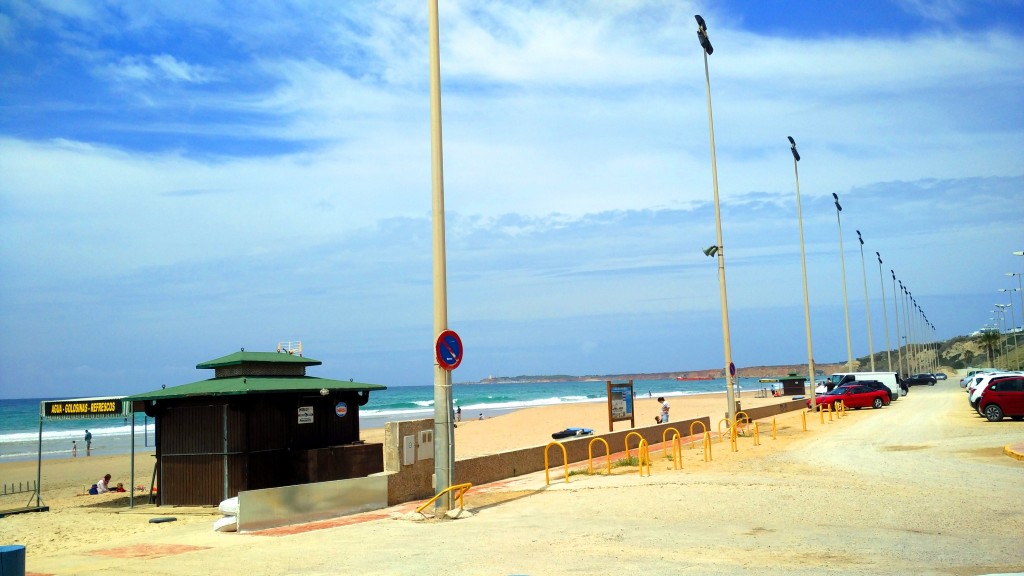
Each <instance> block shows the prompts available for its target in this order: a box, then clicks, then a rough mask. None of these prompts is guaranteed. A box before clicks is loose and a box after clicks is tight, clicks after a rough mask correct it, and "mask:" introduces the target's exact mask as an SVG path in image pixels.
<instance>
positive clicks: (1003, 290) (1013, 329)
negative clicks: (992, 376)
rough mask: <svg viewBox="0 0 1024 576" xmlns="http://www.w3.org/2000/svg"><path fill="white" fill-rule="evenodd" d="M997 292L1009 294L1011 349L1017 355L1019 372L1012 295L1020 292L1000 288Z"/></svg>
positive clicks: (1018, 363)
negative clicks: (1011, 333)
mask: <svg viewBox="0 0 1024 576" xmlns="http://www.w3.org/2000/svg"><path fill="white" fill-rule="evenodd" d="M999 291H1000V292H1009V293H1010V303H1009V304H1008V306H1009V307H1010V331H1011V332H1013V349H1014V354H1016V355H1017V370H1020V353H1019V352H1017V351H1016V350H1017V327H1016V326H1015V324H1017V319H1016V318H1015V317H1014V315H1013V293H1014V292H1020V288H1000V289H999ZM1022 298H1024V295H1022Z"/></svg>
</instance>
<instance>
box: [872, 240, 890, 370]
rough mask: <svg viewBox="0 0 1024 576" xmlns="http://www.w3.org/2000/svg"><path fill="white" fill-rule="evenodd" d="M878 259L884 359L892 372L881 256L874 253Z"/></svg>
mask: <svg viewBox="0 0 1024 576" xmlns="http://www.w3.org/2000/svg"><path fill="white" fill-rule="evenodd" d="M875 256H877V257H878V283H879V285H880V286H881V287H882V319H883V320H885V358H886V360H887V361H888V362H889V364H888V366H889V368H887V370H889V372H892V350H891V346H890V345H889V312H888V311H886V305H885V276H883V275H882V255H881V254H879V253H878V252H875Z"/></svg>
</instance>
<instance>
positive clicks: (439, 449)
mask: <svg viewBox="0 0 1024 576" xmlns="http://www.w3.org/2000/svg"><path fill="white" fill-rule="evenodd" d="M429 18H430V160H431V192H432V199H433V201H432V211H433V247H434V266H433V270H434V335H435V336H438V337H439V336H440V335H441V334H442V333H443V332H445V331H447V330H448V284H447V263H446V260H445V243H444V232H445V230H444V228H445V226H444V161H443V154H442V150H441V49H440V41H439V36H440V34H439V31H438V22H437V0H430V15H429ZM460 353H461V351H460ZM453 424H454V423H453V422H452V374H451V372H450V371H449V370H446V369H444V368H443V367H442V366H441V365H440V362H438V361H435V363H434V479H435V493H441V492H442V491H444V490H447V489H448V488H450V487H451V486H452V485H453V484H454V481H453V480H454V478H453V476H454V474H455V430H454V426H453ZM451 508H452V494H451V492H449V493H448V494H447V495H446V496H444V497H442V498H438V499H437V502H436V504H435V510H437V511H440V512H442V513H444V512H447V511H449V510H451Z"/></svg>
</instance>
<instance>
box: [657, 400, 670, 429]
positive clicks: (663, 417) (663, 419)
mask: <svg viewBox="0 0 1024 576" xmlns="http://www.w3.org/2000/svg"><path fill="white" fill-rule="evenodd" d="M658 402H661V421H660V424H665V423H666V422H668V408H669V406H668V401H667V400H665V397H664V396H658Z"/></svg>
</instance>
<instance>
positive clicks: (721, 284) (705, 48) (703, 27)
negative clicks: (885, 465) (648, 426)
mask: <svg viewBox="0 0 1024 576" xmlns="http://www.w3.org/2000/svg"><path fill="white" fill-rule="evenodd" d="M694 19H696V20H697V40H698V41H699V42H700V47H701V49H702V50H701V51H702V52H703V54H704V84H705V86H706V88H707V95H708V131H709V133H710V135H711V184H712V188H713V189H714V194H715V231H716V234H717V236H716V238H717V240H716V244H715V246H714V248H715V249H716V250H715V251H716V252H717V254H718V288H719V292H720V296H721V300H722V343H723V346H724V349H725V390H726V399H725V401H726V402H728V414H729V420H730V421H735V420H736V402H735V395H734V392H733V378H734V377H735V375H736V368H735V366H734V365H733V363H732V345H731V344H730V342H729V303H728V299H727V298H726V292H725V247H724V246H723V244H722V212H721V209H720V207H719V203H718V167H717V165H716V162H715V122H714V119H713V117H712V115H711V75H710V74H709V72H708V56H710V55H711V54H712V53H713V52H714V51H715V49H714V47H712V46H711V40H709V39H708V27H707V24H706V23H705V22H704V18H702V17H701V16H700V14H696V15H694ZM705 254H708V255H709V256H711V255H714V252H712V251H711V250H710V249H709V250H707V251H705Z"/></svg>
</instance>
